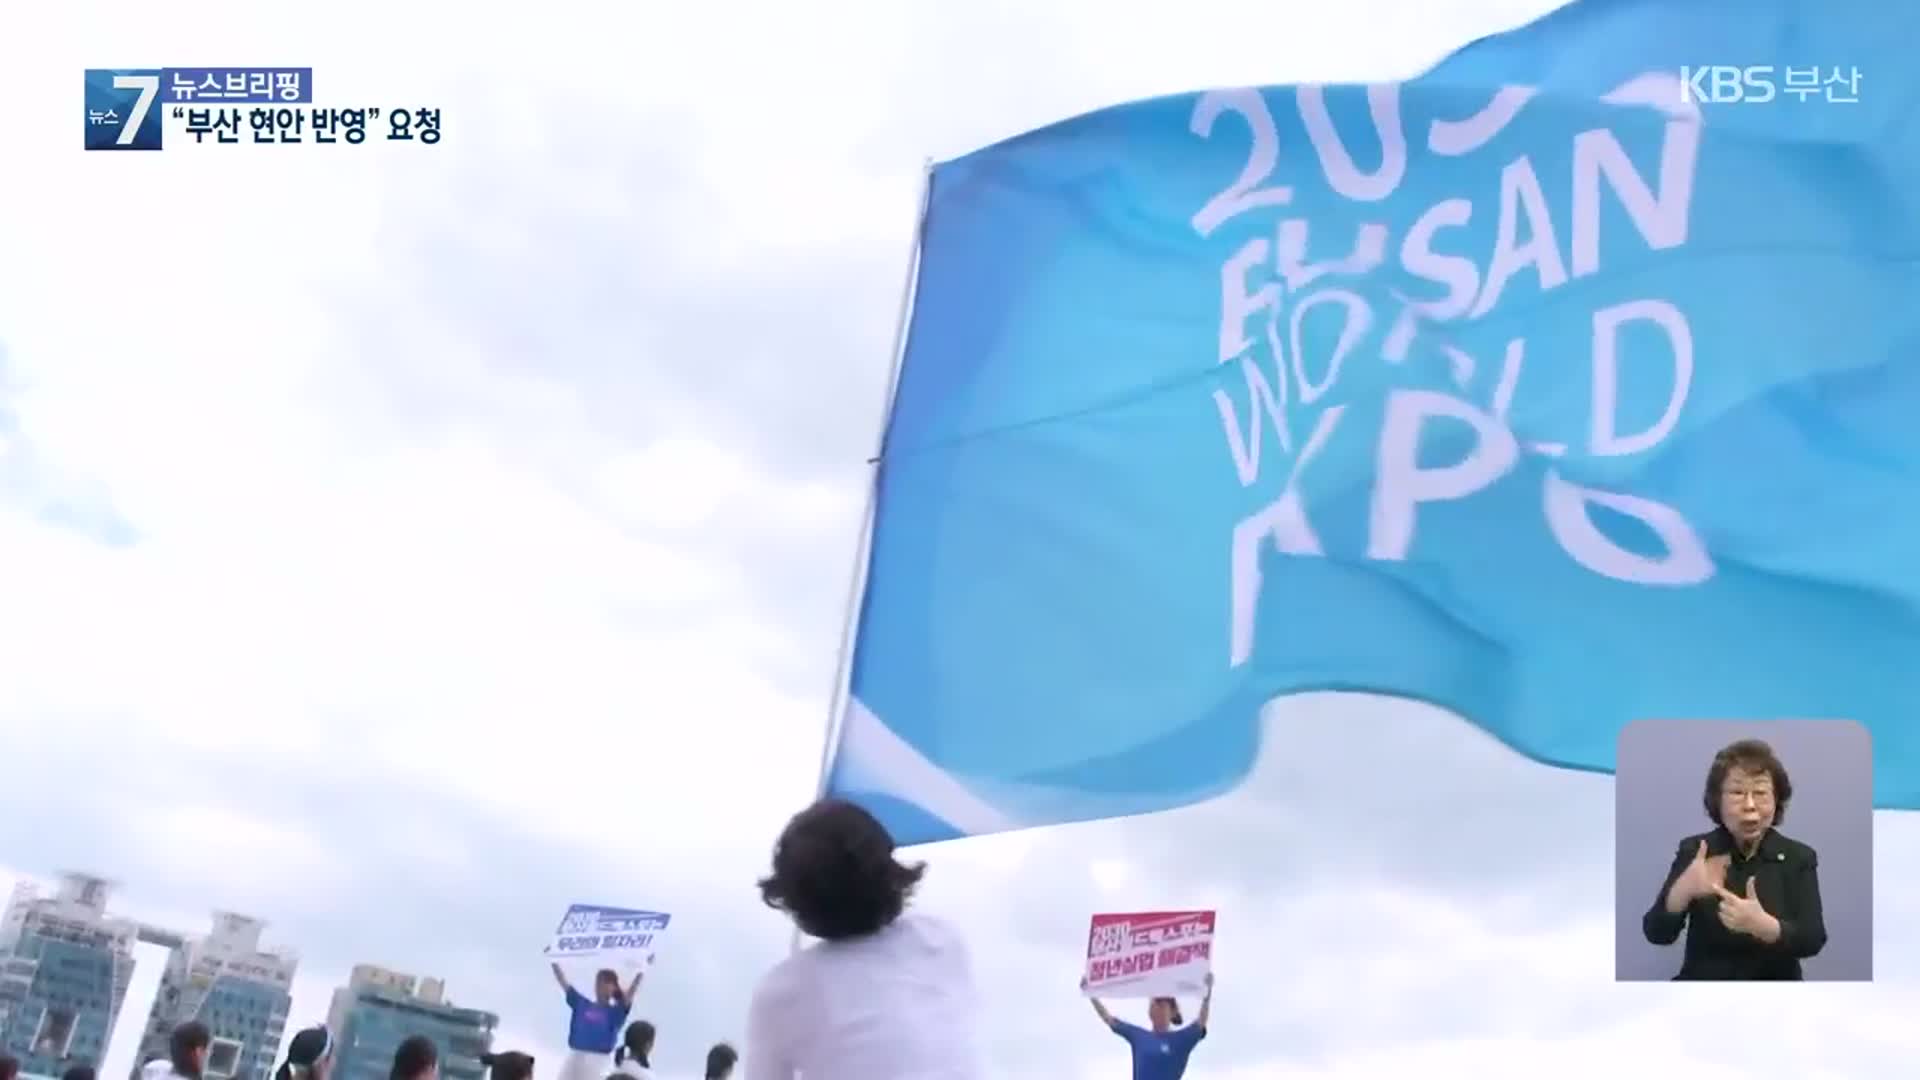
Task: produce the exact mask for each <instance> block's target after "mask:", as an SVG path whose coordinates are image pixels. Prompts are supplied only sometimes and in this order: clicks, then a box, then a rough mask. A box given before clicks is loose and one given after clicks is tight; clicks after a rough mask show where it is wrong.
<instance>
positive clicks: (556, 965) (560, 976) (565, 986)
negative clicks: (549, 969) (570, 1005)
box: [553, 960, 573, 996]
mask: <svg viewBox="0 0 1920 1080" xmlns="http://www.w3.org/2000/svg"><path fill="white" fill-rule="evenodd" d="M553 981H554V982H557V983H559V984H560V989H561V990H564V991H566V993H567V994H568V995H569V996H571V995H572V994H573V984H572V983H570V982H568V981H567V973H566V972H564V971H562V970H560V962H559V961H558V960H555V961H554V962H553Z"/></svg>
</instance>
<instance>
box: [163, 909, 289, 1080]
mask: <svg viewBox="0 0 1920 1080" xmlns="http://www.w3.org/2000/svg"><path fill="white" fill-rule="evenodd" d="M265 930H266V923H264V922H262V921H261V920H259V919H255V918H252V917H250V916H247V915H236V914H233V913H231V912H225V911H219V912H215V913H214V916H213V930H212V932H210V933H208V934H207V935H206V936H205V937H200V938H185V939H180V938H176V940H175V941H174V942H173V943H172V944H173V954H172V956H171V957H169V959H168V961H167V968H166V971H165V972H163V973H162V974H161V976H160V990H159V994H158V996H157V997H155V999H154V1003H153V1013H152V1015H151V1016H149V1017H148V1021H147V1028H146V1032H145V1034H144V1035H143V1036H142V1038H141V1040H140V1053H139V1055H138V1059H137V1060H138V1062H140V1063H144V1062H148V1061H153V1060H156V1059H159V1058H164V1057H165V1056H166V1055H167V1040H168V1038H169V1037H170V1036H171V1035H172V1033H173V1029H174V1028H175V1027H178V1026H179V1025H181V1024H184V1023H186V1022H187V1021H189V1020H197V1021H199V1022H200V1023H202V1024H205V1025H206V1026H207V1028H208V1030H210V1031H211V1032H212V1033H213V1046H212V1047H211V1049H209V1050H208V1052H207V1069H206V1075H207V1080H267V1078H268V1077H269V1076H271V1075H272V1073H273V1067H274V1058H275V1056H276V1055H277V1054H278V1053H279V1052H280V1040H281V1039H282V1037H283V1036H284V1035H285V1034H286V1028H287V1009H288V1006H289V1005H291V1004H292V1001H293V996H292V991H293V975H294V971H295V970H296V969H297V968H298V967H299V963H300V961H299V957H298V956H296V955H295V954H294V953H293V952H292V951H290V950H285V949H268V948H265V947H264V946H262V945H261V943H260V939H261V936H262V934H263V933H264V932H265Z"/></svg>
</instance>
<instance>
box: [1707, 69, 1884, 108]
mask: <svg viewBox="0 0 1920 1080" xmlns="http://www.w3.org/2000/svg"><path fill="white" fill-rule="evenodd" d="M1782 97H1791V98H1793V99H1795V100H1796V101H1800V102H1803V103H1804V102H1810V101H1820V102H1823V103H1827V104H1832V105H1858V104H1859V103H1860V69H1859V68H1857V67H1825V68H1823V67H1821V66H1820V65H1818V64H1814V65H1811V66H1808V67H1792V66H1790V65H1789V66H1787V67H1775V66H1774V65H1772V64H1748V65H1744V66H1742V65H1738V64H1706V65H1702V66H1700V67H1690V66H1684V65H1683V66H1682V67H1681V68H1680V103H1681V104H1682V105H1692V104H1694V103H1696V102H1698V103H1703V104H1709V105H1732V104H1746V105H1764V104H1766V103H1767V102H1769V101H1773V100H1775V99H1778V98H1782Z"/></svg>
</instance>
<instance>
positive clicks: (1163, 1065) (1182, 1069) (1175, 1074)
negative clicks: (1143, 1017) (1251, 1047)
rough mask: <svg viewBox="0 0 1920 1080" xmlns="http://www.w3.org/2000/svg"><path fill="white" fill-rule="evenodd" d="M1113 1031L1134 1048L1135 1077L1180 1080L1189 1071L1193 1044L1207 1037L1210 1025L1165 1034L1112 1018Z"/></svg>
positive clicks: (1147, 1079) (1184, 1028) (1176, 1029)
mask: <svg viewBox="0 0 1920 1080" xmlns="http://www.w3.org/2000/svg"><path fill="white" fill-rule="evenodd" d="M1113 1033H1114V1034H1115V1035H1118V1036H1120V1037H1121V1038H1123V1039H1125V1040H1127V1045H1128V1046H1130V1047H1132V1048H1133V1080H1180V1078H1181V1077H1182V1076H1185V1075H1186V1074H1187V1059H1188V1058H1190V1057H1192V1056H1193V1048H1194V1047H1196V1046H1199V1045H1200V1040H1201V1039H1204V1038H1206V1037H1207V1029H1206V1028H1203V1027H1201V1026H1200V1025H1199V1024H1192V1025H1189V1026H1187V1027H1183V1028H1174V1029H1173V1030H1172V1031H1169V1032H1167V1033H1166V1034H1164V1035H1162V1034H1159V1033H1157V1032H1153V1031H1149V1030H1147V1029H1146V1028H1143V1027H1134V1026H1133V1025H1132V1024H1129V1023H1127V1022H1126V1021H1124V1020H1115V1021H1114V1022H1113Z"/></svg>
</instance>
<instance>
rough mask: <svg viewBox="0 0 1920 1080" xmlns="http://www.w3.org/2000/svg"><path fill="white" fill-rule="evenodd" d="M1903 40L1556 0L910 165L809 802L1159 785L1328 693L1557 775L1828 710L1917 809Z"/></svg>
mask: <svg viewBox="0 0 1920 1080" xmlns="http://www.w3.org/2000/svg"><path fill="white" fill-rule="evenodd" d="M1916 40H1920V8H1916V7H1915V6H1914V5H1911V4H1900V3H1891V2H1887V0H1806V2H1797V0H1738V2H1735V0H1693V2H1690V3H1673V2H1672V0H1586V2H1581V3H1577V4H1575V5H1573V6H1571V7H1569V8H1566V9H1563V10H1562V11H1560V12H1557V13H1555V14H1554V15H1552V16H1549V17H1548V18H1546V19H1544V20H1541V21H1540V22H1538V23H1535V24H1533V25H1531V26H1528V27H1525V28H1522V29H1520V30H1517V31H1514V32H1512V33H1509V34H1505V35H1501V36H1497V37H1493V38H1488V39H1485V40H1483V41H1480V42H1476V43H1475V44H1473V45H1470V46H1468V47H1467V48H1465V49H1463V50H1462V51H1460V52H1459V53H1457V54H1455V55H1454V56H1453V57H1451V58H1449V59H1448V60H1446V61H1444V62H1442V63H1441V64H1440V65H1439V66H1438V67H1436V68H1435V69H1434V70H1433V71H1431V72H1429V73H1428V74H1426V75H1424V76H1422V77H1420V78H1418V79H1415V80H1413V81H1411V82H1408V83H1406V84H1403V85H1377V86H1365V87H1361V86H1351V87H1345V86H1342V87H1316V86H1298V87H1280V88H1267V89H1258V90H1256V89H1232V90H1219V91H1211V92H1207V93H1201V94H1194V95H1186V96H1179V97H1170V98H1163V99H1158V100H1154V101H1148V102H1143V103H1138V104H1132V105H1126V106H1122V107H1118V108H1113V109H1108V110H1104V111H1101V112H1097V113H1093V114H1090V115H1086V116H1081V117H1078V118H1076V119H1072V120H1069V121H1066V122H1064V123H1060V124H1057V125H1054V126H1052V127H1049V128H1045V129H1043V130H1040V131H1035V132H1032V133H1030V134H1027V135H1023V136H1020V137H1018V138H1015V139H1012V140H1009V141H1007V142H1004V143H1001V144H998V145H995V146H992V147H989V148H987V149H985V150H981V151H979V152H977V153H974V154H971V155H968V156H966V157H963V158H960V159H958V160H954V161H950V162H946V163H944V164H942V165H940V166H938V167H937V168H936V169H935V170H934V173H933V177H932V190H931V194H930V200H929V208H928V214H927V218H926V221H925V223H924V227H923V246H922V256H921V264H920V271H919V282H918V291H917V297H916V300H915V308H914V312H913V317H912V321H911V327H910V334H909V337H908V344H907V347H906V352H905V358H904V363H903V367H902V371H901V376H900V382H899V387H898V394H897V398H896V401H895V404H894V410H893V414H892V418H891V422H890V426H889V430H888V433H887V438H886V440H885V448H884V452H883V455H882V460H881V464H880V467H879V478H878V484H879V493H878V503H877V510H876V518H875V525H874V533H873V541H872V551H871V558H870V562H869V567H868V577H867V586H866V594H865V597H864V602H863V605H862V608H861V610H860V612H859V622H858V628H857V630H858V636H857V641H856V648H855V656H854V662H853V668H852V673H851V688H850V697H851V701H850V704H849V706H848V709H847V712H846V714H845V716H844V717H843V718H842V724H841V731H840V737H839V743H838V746H837V750H836V753H835V756H834V762H833V767H832V771H831V773H830V783H829V789H830V790H831V791H833V792H835V793H837V794H841V795H845V796H849V797H852V798H855V799H857V800H859V801H861V802H862V803H864V804H866V805H867V806H869V807H871V808H873V809H874V810H875V811H876V812H878V813H879V814H880V815H881V816H882V818H883V819H884V820H885V821H886V822H887V823H888V825H889V826H890V827H891V828H892V829H893V830H894V831H895V833H896V835H897V836H898V837H899V838H900V839H901V840H902V841H905V842H924V841H931V840H939V839H944V838H948V837H954V836H960V835H969V834H977V833H986V832H994V831H1000V830H1007V829H1016V828H1023V827H1029V826H1036V825H1045V824H1052V823H1058V822H1066V821H1075V820H1085V819H1091V818H1099V817H1109V816H1117V815H1123V814H1131V813H1139V812H1145V811H1151V810H1158V809H1165V808H1169V807H1173V806H1178V805H1182V804H1185V803H1189V802H1193V801H1197V800H1200V799H1203V798H1207V797H1210V796H1212V795H1215V794H1218V793H1220V792H1223V791H1225V790H1227V789H1229V788H1231V787H1232V786H1233V785H1235V784H1236V783H1238V782H1239V781H1240V780H1241V779H1242V778H1243V777H1244V776H1245V775H1246V774H1247V772H1248V771H1249V769H1250V768H1251V766H1252V764H1253V761H1254V758H1255V756H1256V754H1257V752H1258V750H1259V742H1260V738H1261V731H1260V726H1259V714H1260V708H1261V706H1262V705H1263V704H1264V703H1265V702H1267V701H1269V700H1270V699H1272V698H1274V697H1276V696H1279V695H1284V694H1288V693H1294V692H1300V691H1308V690H1316V689H1344V690H1359V691H1370V692H1376V693H1382V694H1391V695H1399V696H1405V697H1409V698H1416V699H1420V700H1424V701H1428V702H1432V703H1435V704H1438V705H1440V706H1443V707H1445V708H1447V709H1449V710H1452V711H1453V712H1455V713H1457V714H1459V715H1460V716H1461V717H1463V718H1464V719H1465V720H1466V721H1467V722H1469V723H1472V724H1474V725H1476V726H1478V727H1480V728H1482V729H1484V730H1485V731H1487V732H1488V733H1490V734H1492V735H1493V736H1495V737H1497V738H1499V739H1500V740H1501V741H1503V742H1504V743H1505V744H1506V745H1508V746H1510V747H1512V748H1513V749H1514V750H1516V751H1518V752H1520V753H1523V754H1525V755H1527V756H1529V757H1531V758H1534V759H1537V760H1539V761H1542V762H1545V763H1548V764H1552V765H1557V766H1563V767H1569V768H1579V769H1592V770H1607V769H1610V768H1611V766H1612V763H1613V752H1614V740H1615V736H1616V735H1617V733H1618V732H1619V730H1620V728H1621V727H1622V726H1623V725H1624V724H1626V723H1628V722H1631V721H1633V720H1635V719H1638V718H1643V717H1717V716H1731V717H1773V716H1782V717H1786V716H1792V717H1844V718H1851V719H1856V720H1859V721H1861V722H1862V723H1864V724H1866V725H1867V726H1868V727H1869V728H1870V729H1871V731H1872V733H1873V736H1874V740H1875V753H1876V768H1877V777H1876V796H1877V801H1878V804H1879V805H1882V806H1889V807H1916V806H1920V725H1916V723H1915V721H1914V710H1915V709H1916V708H1920V664H1917V663H1916V660H1920V420H1916V417H1920V263H1916V258H1917V257H1920V119H1916V113H1915V111H1914V109H1915V102H1916V99H1917V97H1920V73H1916V71H1915V69H1914V66H1913V65H1912V64H1911V62H1910V60H1909V59H1908V57H1907V56H1906V52H1907V50H1908V49H1909V48H1910V47H1911V44H1912V43H1913V42H1914V41H1916ZM1816 68H1817V69H1818V71H1817V80H1818V81H1817V84H1816V83H1815V82H1812V81H1809V80H1810V79H1813V78H1815V76H1813V75H1810V74H1809V73H1810V72H1811V71H1812V70H1813V69H1816ZM1856 77H1857V81H1856ZM1849 98H1851V99H1853V100H1847V99H1849Z"/></svg>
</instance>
